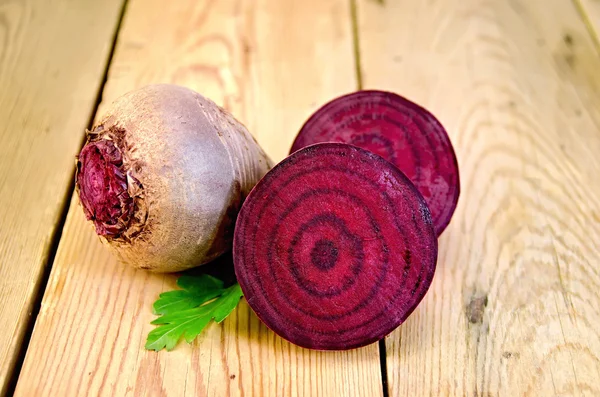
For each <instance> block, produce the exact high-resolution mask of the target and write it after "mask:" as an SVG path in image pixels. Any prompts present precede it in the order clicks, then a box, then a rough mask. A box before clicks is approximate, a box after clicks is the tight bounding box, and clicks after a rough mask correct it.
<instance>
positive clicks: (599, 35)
mask: <svg viewBox="0 0 600 397" xmlns="http://www.w3.org/2000/svg"><path fill="white" fill-rule="evenodd" d="M573 2H574V3H575V6H576V7H577V8H579V10H580V12H581V13H582V17H583V19H584V22H585V23H586V25H587V26H588V30H589V31H590V34H591V35H592V39H593V40H594V43H595V44H596V48H597V49H598V50H599V51H600V0H573Z"/></svg>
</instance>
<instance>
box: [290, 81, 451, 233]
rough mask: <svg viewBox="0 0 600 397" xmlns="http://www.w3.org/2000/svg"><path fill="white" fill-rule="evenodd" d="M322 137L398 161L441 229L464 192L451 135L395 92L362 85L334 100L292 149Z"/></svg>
mask: <svg viewBox="0 0 600 397" xmlns="http://www.w3.org/2000/svg"><path fill="white" fill-rule="evenodd" d="M319 142H343V143H348V144H352V145H355V146H359V147H361V148H363V149H367V150H369V151H371V152H373V153H376V154H378V155H380V156H382V157H383V158H385V159H386V160H388V161H390V162H391V163H393V164H394V165H396V166H397V167H398V168H400V170H401V171H402V172H404V173H405V174H406V176H408V178H409V179H410V180H411V181H412V182H413V183H414V184H415V186H416V187H417V189H419V191H420V192H421V194H422V195H423V197H424V198H425V201H426V202H427V205H428V206H429V209H430V210H431V214H432V217H433V224H434V226H435V231H436V234H437V235H438V236H439V235H440V234H442V232H443V231H444V229H445V228H446V226H447V225H448V223H449V222H450V219H451V218H452V214H453V213H454V210H455V208H456V204H457V202H458V196H459V194H460V182H459V177H458V163H457V161H456V155H455V153H454V149H453V147H452V143H451V142H450V138H449V137H448V134H447V132H446V130H445V129H444V127H443V126H442V125H441V124H440V122H439V121H438V120H437V119H436V118H435V117H434V116H433V115H432V114H431V113H430V112H429V111H427V110H426V109H424V108H422V107H421V106H419V105H417V104H415V103H413V102H411V101H409V100H408V99H406V98H403V97H401V96H399V95H396V94H394V93H391V92H385V91H376V90H365V91H357V92H354V93H351V94H348V95H344V96H341V97H339V98H336V99H334V100H332V101H331V102H329V103H327V104H326V105H324V106H323V107H322V108H320V109H319V110H317V111H316V112H315V113H314V114H313V115H312V116H311V117H310V118H309V119H308V121H307V122H306V123H305V124H304V126H303V127H302V129H301V130H300V133H299V134H298V136H297V137H296V140H295V142H294V144H293V146H292V149H291V151H290V153H293V152H295V151H296V150H298V149H301V148H303V147H305V146H308V145H312V144H314V143H319Z"/></svg>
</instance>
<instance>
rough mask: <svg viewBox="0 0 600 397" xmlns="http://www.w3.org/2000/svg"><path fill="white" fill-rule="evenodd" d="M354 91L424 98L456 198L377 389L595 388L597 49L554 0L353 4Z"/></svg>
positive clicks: (598, 315)
mask: <svg viewBox="0 0 600 397" xmlns="http://www.w3.org/2000/svg"><path fill="white" fill-rule="evenodd" d="M358 17H359V35H360V50H361V52H360V54H361V60H362V65H361V66H362V71H363V81H364V84H365V87H366V88H383V89H389V90H393V91H396V92H399V93H401V94H403V95H405V96H407V97H409V98H412V99H413V100H415V101H417V102H419V103H421V104H423V105H425V106H426V107H428V108H430V109H431V110H432V111H433V112H434V113H435V114H436V115H437V116H438V117H439V118H440V120H441V121H442V122H443V123H444V124H445V125H446V127H447V128H448V130H449V133H450V135H451V138H452V140H453V142H454V144H455V147H456V151H457V155H458V159H459V164H460V169H461V181H462V196H461V198H460V202H459V205H458V210H457V212H456V214H455V217H454V219H453V221H452V222H451V224H450V226H449V228H448V229H447V231H446V232H445V233H444V235H443V236H442V238H441V240H440V255H439V262H438V270H437V273H436V276H435V279H434V282H433V284H432V286H431V289H430V291H429V293H428V295H427V296H426V298H425V300H424V302H423V304H422V305H420V306H419V308H418V309H417V310H416V311H415V313H414V314H413V316H411V317H410V318H409V320H408V321H407V322H406V323H405V324H404V325H403V326H402V327H401V328H400V329H398V330H396V331H395V332H394V333H393V334H392V335H391V336H390V337H389V338H388V339H387V341H386V347H387V366H388V368H387V373H388V377H389V385H390V395H392V396H407V395H415V396H422V395H434V396H448V395H450V396H463V395H469V396H471V395H478V396H488V395H490V396H495V395H503V396H520V395H530V396H549V395H590V396H591V395H600V386H599V384H598V379H599V378H600V311H599V309H598V308H599V307H600V292H599V291H600V259H599V258H600V250H599V248H598V241H600V179H599V178H598V174H599V173H600V157H599V156H598V153H600V73H598V71H600V57H599V56H598V53H597V52H596V50H595V48H594V46H593V43H592V40H591V38H590V36H589V33H588V31H587V30H586V28H585V25H584V24H583V23H582V20H581V19H580V16H579V15H578V13H577V11H576V8H575V7H574V5H573V4H572V3H571V2H569V1H563V0H544V1H541V0H539V1H538V0H511V1H487V0H447V1H412V0H386V1H380V2H377V1H372V0H360V1H359V4H358Z"/></svg>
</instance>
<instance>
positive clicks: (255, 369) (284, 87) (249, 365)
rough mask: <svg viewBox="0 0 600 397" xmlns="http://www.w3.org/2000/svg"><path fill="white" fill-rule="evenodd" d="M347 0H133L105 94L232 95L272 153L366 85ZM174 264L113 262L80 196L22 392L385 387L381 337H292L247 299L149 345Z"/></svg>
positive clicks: (305, 391)
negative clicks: (213, 320)
mask: <svg viewBox="0 0 600 397" xmlns="http://www.w3.org/2000/svg"><path fill="white" fill-rule="evenodd" d="M350 26H351V25H350V19H349V9H348V2H347V1H346V0H293V1H286V2H281V1H280V0H261V1H250V0H248V1H234V0H223V1H201V2H199V1H196V0H186V1H183V0H182V1H179V2H177V3H173V4H171V5H169V6H168V7H165V5H164V2H163V1H161V0H148V1H142V0H130V1H129V5H128V9H127V13H126V17H125V20H124V25H123V29H122V31H121V33H120V36H119V41H118V47H117V50H116V53H115V58H114V62H113V64H112V65H111V68H110V74H109V80H108V84H107V87H106V90H105V95H104V98H105V101H104V103H103V104H106V103H108V102H110V101H112V100H113V99H114V98H115V97H116V96H118V95H120V94H122V93H124V92H125V91H128V90H131V89H134V88H136V87H139V86H142V85H145V84H147V83H151V82H174V83H177V84H182V85H186V86H189V87H191V88H193V89H196V90H198V91H200V92H202V93H204V94H206V95H207V96H209V97H211V98H213V99H214V100H215V101H217V102H218V103H221V104H224V105H225V106H226V107H227V108H228V109H229V110H231V111H232V112H233V113H234V114H235V115H236V116H237V117H238V118H239V119H240V120H242V121H243V122H245V123H246V124H247V126H248V127H249V129H250V130H251V131H253V132H254V133H255V135H256V136H257V137H258V140H259V142H260V143H261V144H262V145H263V146H264V147H265V148H266V150H267V151H268V153H269V154H270V155H271V156H272V158H273V159H274V160H280V159H281V158H283V156H284V155H285V154H286V153H287V151H288V149H289V147H290V145H291V142H292V140H293V137H294V135H295V133H296V131H297V130H298V129H299V128H300V126H301V123H302V121H303V120H304V119H305V118H306V117H308V115H309V113H310V112H311V111H312V110H314V109H315V108H316V106H318V104H320V103H323V102H325V101H326V100H328V99H329V98H330V97H332V96H334V95H338V94H341V93H344V92H346V91H349V90H353V89H354V88H355V85H356V80H355V74H354V63H353V58H352V56H353V52H352V41H351V29H350ZM173 288H175V276H172V275H170V276H161V275H155V274H150V273H147V272H144V271H134V270H130V269H128V268H125V267H124V266H122V265H119V264H117V263H116V262H115V260H114V258H113V257H112V256H111V255H110V254H109V252H108V251H107V250H106V249H105V247H103V246H101V244H100V243H99V241H98V239H97V238H96V237H95V235H94V233H93V230H92V226H91V225H90V224H88V223H86V222H85V221H84V218H83V213H82V210H81V208H79V206H78V202H77V199H76V198H75V199H74V200H73V201H72V203H71V208H70V211H69V215H68V219H67V222H66V227H65V230H64V233H63V237H62V240H61V244H60V246H59V251H58V254H57V258H56V261H55V263H54V266H53V269H52V273H51V277H50V281H49V285H48V288H47V290H46V293H45V295H44V299H43V302H42V309H41V312H40V316H39V318H38V321H37V323H36V326H35V329H34V333H33V337H32V341H31V345H30V348H29V350H28V352H27V356H26V359H25V363H24V366H23V371H22V372H21V376H20V378H19V382H18V385H17V390H16V395H18V396H31V395H59V396H69V395H76V396H82V395H106V396H121V395H152V396H154V395H157V396H164V395H170V396H221V395H244V394H251V395H257V396H286V395H305V396H314V395H323V396H351V395H362V396H377V395H381V394H382V385H381V374H380V364H379V354H378V347H377V344H373V345H371V346H368V347H366V348H363V349H359V350H354V351H350V352H316V351H308V350H303V349H299V348H296V347H294V346H292V345H291V344H289V343H287V342H285V341H283V340H282V339H281V338H279V337H277V336H276V335H275V334H274V333H272V332H270V331H268V330H267V329H266V327H264V326H263V325H262V324H261V323H260V321H259V320H258V319H257V317H256V316H255V315H254V314H253V313H252V312H251V311H250V309H249V308H248V306H247V305H246V304H245V303H242V304H241V305H240V307H238V309H237V310H236V311H235V312H234V313H233V314H232V316H231V317H230V318H228V319H227V320H225V321H224V323H223V324H222V325H214V324H213V325H211V326H210V327H209V328H208V329H207V330H206V331H205V332H204V333H203V335H202V336H201V338H200V339H199V340H197V341H195V342H194V343H193V345H192V346H189V345H187V344H185V343H182V344H181V345H180V346H178V347H177V348H176V349H175V350H174V351H172V352H165V351H162V352H160V353H155V352H148V351H145V350H144V349H143V345H144V342H145V338H146V335H147V333H148V332H149V331H150V330H151V329H152V328H153V327H152V326H151V325H150V324H149V323H150V321H151V320H152V319H153V318H154V316H152V314H151V310H150V308H151V304H152V302H153V301H154V300H155V299H156V298H157V296H158V294H159V293H160V292H162V291H165V290H169V289H173Z"/></svg>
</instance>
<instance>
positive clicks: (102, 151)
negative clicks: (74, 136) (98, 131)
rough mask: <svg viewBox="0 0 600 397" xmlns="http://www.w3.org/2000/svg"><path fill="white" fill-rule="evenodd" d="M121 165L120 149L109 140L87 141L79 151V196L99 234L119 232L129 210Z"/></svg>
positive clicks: (125, 222)
mask: <svg viewBox="0 0 600 397" xmlns="http://www.w3.org/2000/svg"><path fill="white" fill-rule="evenodd" d="M122 166H123V158H122V156H121V152H120V151H119V149H118V148H117V147H116V146H115V144H114V143H113V141H111V140H106V139H103V140H99V141H95V142H94V141H93V142H89V143H88V144H86V145H85V146H84V148H83V149H82V150H81V153H80V154H79V158H78V163H77V169H78V172H77V186H78V188H79V198H80V200H81V203H82V205H83V210H84V212H85V216H86V218H87V219H88V220H93V222H94V225H95V226H96V233H98V235H100V236H104V237H114V236H118V235H120V234H121V233H122V232H123V231H124V230H125V229H126V227H127V223H128V221H129V219H130V217H131V214H132V212H133V200H132V199H131V197H130V196H129V194H128V192H127V176H126V174H125V173H124V171H123V170H122Z"/></svg>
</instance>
